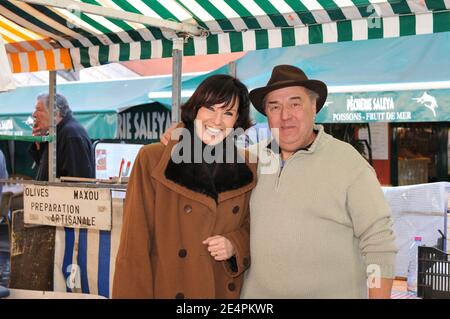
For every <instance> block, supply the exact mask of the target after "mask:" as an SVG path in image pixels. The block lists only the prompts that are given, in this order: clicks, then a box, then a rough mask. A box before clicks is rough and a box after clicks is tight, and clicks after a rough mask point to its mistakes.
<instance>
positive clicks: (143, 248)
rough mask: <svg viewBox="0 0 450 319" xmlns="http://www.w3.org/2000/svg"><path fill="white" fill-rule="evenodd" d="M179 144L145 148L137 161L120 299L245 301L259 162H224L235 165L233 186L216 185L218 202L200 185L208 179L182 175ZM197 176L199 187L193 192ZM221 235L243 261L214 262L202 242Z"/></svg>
mask: <svg viewBox="0 0 450 319" xmlns="http://www.w3.org/2000/svg"><path fill="white" fill-rule="evenodd" d="M175 143H176V141H171V142H170V143H169V144H168V145H167V146H166V147H164V146H163V145H162V144H160V143H157V144H151V145H147V146H144V147H143V148H142V149H141V151H140V152H139V154H138V156H137V158H136V161H135V164H134V167H133V171H132V174H131V176H130V180H129V184H128V189H127V194H126V200H125V206H124V220H123V228H122V234H121V241H120V246H119V251H118V255H117V259H116V268H115V275H114V287H113V297H114V298H239V295H240V290H241V287H242V281H243V272H244V271H245V270H246V269H247V268H248V267H249V265H250V251H249V250H250V248H249V199H250V193H251V190H252V189H253V188H254V187H255V185H256V164H246V163H242V164H241V165H240V166H239V169H237V170H236V167H234V168H233V166H234V164H233V165H228V164H220V165H228V166H227V167H224V166H221V168H222V169H221V170H220V172H219V173H218V174H221V178H222V180H223V181H225V182H224V185H222V186H221V187H217V185H216V189H217V190H218V192H217V193H218V196H217V198H216V199H217V202H216V200H215V199H214V198H213V197H211V196H208V192H209V190H208V189H207V188H208V183H204V184H200V187H198V181H199V180H200V181H201V183H203V182H204V181H203V180H202V178H203V177H202V176H201V174H200V175H199V174H198V173H197V172H196V173H195V174H192V172H186V171H183V170H180V171H176V169H183V166H179V165H178V164H174V163H173V162H172V161H171V156H170V155H171V150H172V148H173V146H174V145H175ZM169 164H172V165H169ZM174 165H175V166H174ZM218 165H219V164H218ZM230 167H232V169H231V170H230ZM189 174H192V176H191V177H192V178H191V182H192V183H194V184H196V185H197V187H190V186H192V185H189V178H188V177H189ZM186 175H187V176H188V177H186ZM183 179H184V180H183ZM219 180H220V178H219ZM219 186H220V185H219ZM237 186H238V188H237ZM212 187H214V186H212ZM192 189H195V190H196V191H194V190H192ZM219 190H221V191H220V192H219ZM214 235H222V236H224V237H226V238H227V239H228V240H230V241H231V243H232V244H233V246H234V248H235V251H236V255H235V257H232V258H231V259H230V260H228V261H215V260H214V258H213V257H211V255H210V253H209V252H208V250H207V245H204V244H202V241H203V240H205V239H206V238H208V237H210V236H214Z"/></svg>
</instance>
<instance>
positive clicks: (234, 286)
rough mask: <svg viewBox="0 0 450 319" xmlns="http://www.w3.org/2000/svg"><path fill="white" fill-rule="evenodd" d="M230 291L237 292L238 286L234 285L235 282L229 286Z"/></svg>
mask: <svg viewBox="0 0 450 319" xmlns="http://www.w3.org/2000/svg"><path fill="white" fill-rule="evenodd" d="M228 290H229V291H235V290H236V285H235V284H234V282H230V283H229V284H228Z"/></svg>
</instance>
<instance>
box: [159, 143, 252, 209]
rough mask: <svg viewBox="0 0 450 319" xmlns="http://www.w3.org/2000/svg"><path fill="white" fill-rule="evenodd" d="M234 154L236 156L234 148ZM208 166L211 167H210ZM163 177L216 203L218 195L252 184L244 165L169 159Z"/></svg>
mask: <svg viewBox="0 0 450 319" xmlns="http://www.w3.org/2000/svg"><path fill="white" fill-rule="evenodd" d="M234 151H235V153H234V154H238V150H237V149H236V146H234ZM210 165H213V167H211V166H210ZM164 174H165V177H166V178H167V179H169V180H171V181H173V182H175V183H177V184H179V185H181V186H184V187H186V188H188V189H190V190H193V191H195V192H198V193H201V194H204V195H207V196H209V197H211V198H213V199H214V200H215V201H216V202H217V201H218V197H219V193H222V192H226V191H230V190H235V189H238V188H241V187H243V186H245V185H248V184H250V183H251V182H253V178H254V177H253V173H252V171H251V170H250V168H249V167H248V166H247V164H246V163H217V164H207V163H180V164H176V163H174V162H173V161H172V158H170V159H169V162H168V164H167V167H166V170H165V172H164Z"/></svg>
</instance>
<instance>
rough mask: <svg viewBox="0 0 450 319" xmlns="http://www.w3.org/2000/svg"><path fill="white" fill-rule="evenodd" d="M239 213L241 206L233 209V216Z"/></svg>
mask: <svg viewBox="0 0 450 319" xmlns="http://www.w3.org/2000/svg"><path fill="white" fill-rule="evenodd" d="M237 213H239V206H234V207H233V214H237Z"/></svg>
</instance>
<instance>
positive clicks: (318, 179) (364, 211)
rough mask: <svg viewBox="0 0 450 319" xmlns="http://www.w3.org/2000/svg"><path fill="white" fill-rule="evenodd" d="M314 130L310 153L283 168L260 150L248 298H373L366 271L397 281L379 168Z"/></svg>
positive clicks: (300, 153)
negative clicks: (379, 181) (378, 172)
mask: <svg viewBox="0 0 450 319" xmlns="http://www.w3.org/2000/svg"><path fill="white" fill-rule="evenodd" d="M315 128H316V129H317V130H319V134H318V136H317V138H316V140H315V142H314V143H313V145H312V146H311V147H310V149H309V150H307V151H303V150H302V151H298V152H297V153H295V154H294V155H293V156H291V157H290V158H289V159H288V160H287V161H286V163H285V165H284V168H283V169H281V168H280V167H281V165H280V164H281V161H280V158H279V155H278V154H276V153H274V152H272V151H269V150H268V149H267V148H261V147H260V148H259V150H257V152H258V156H259V161H260V162H259V168H258V171H259V172H258V173H259V175H258V184H257V186H256V188H255V189H254V190H253V193H252V197H251V201H250V213H251V227H250V249H251V259H252V263H251V267H250V269H249V270H248V272H247V274H246V280H245V282H244V287H243V290H242V293H241V297H242V298H366V297H367V280H366V277H367V276H366V269H367V266H369V265H372V266H370V267H371V268H369V270H370V271H372V269H375V271H377V272H379V273H380V275H381V277H384V278H393V277H394V262H395V254H396V252H397V248H396V246H395V243H394V240H395V237H394V233H393V230H392V220H391V212H390V209H389V207H388V205H387V203H386V201H385V199H384V196H383V193H382V190H381V188H380V185H379V183H378V180H377V178H376V175H375V173H374V171H373V169H372V168H371V167H370V165H369V164H368V163H367V162H366V161H365V160H364V159H363V158H362V157H361V156H360V155H359V153H358V152H357V151H356V150H355V149H354V148H353V147H352V146H351V145H349V144H347V143H344V142H341V141H339V140H337V139H335V138H333V137H332V136H330V135H328V134H326V133H325V132H324V131H323V127H321V126H316V127H315ZM266 145H267V143H266ZM252 151H253V152H255V148H253V149H252Z"/></svg>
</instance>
